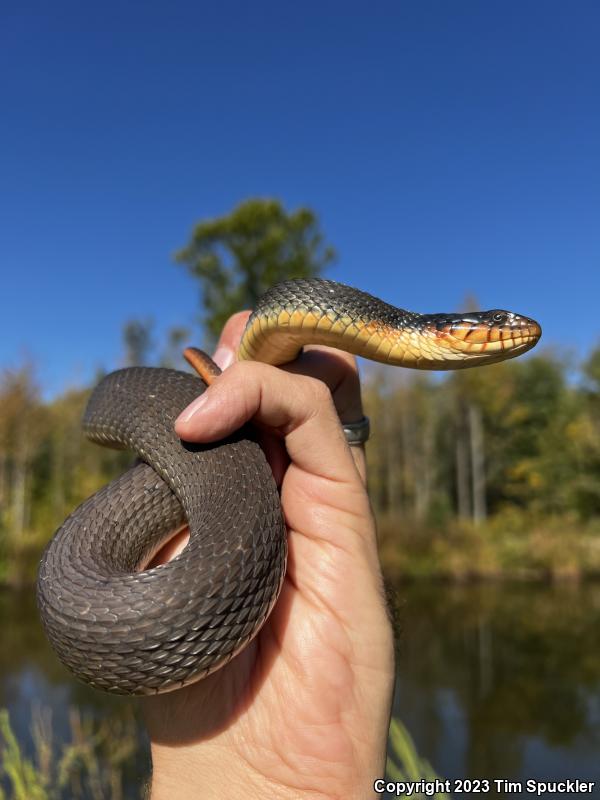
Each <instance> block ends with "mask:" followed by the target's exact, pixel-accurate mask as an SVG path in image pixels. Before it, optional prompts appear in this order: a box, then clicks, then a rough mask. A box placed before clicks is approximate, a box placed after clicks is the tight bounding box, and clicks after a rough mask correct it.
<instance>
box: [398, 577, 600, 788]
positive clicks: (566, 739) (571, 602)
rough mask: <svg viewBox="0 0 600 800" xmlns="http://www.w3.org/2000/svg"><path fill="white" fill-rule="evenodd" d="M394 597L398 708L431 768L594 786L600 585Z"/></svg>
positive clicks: (429, 590) (418, 590)
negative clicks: (582, 782) (396, 599)
mask: <svg viewBox="0 0 600 800" xmlns="http://www.w3.org/2000/svg"><path fill="white" fill-rule="evenodd" d="M399 596H400V620H401V623H400V624H401V628H402V631H401V636H400V658H399V680H398V688H397V693H396V700H395V706H394V713H396V714H398V715H399V716H400V717H401V718H402V719H403V720H404V722H405V723H406V725H407V726H408V728H409V730H410V731H411V733H412V735H413V737H414V738H415V740H416V743H417V745H418V749H419V750H420V751H422V752H423V754H424V755H426V756H427V757H428V758H429V759H430V761H432V763H433V765H434V767H435V768H436V769H437V771H438V772H440V773H441V774H443V775H444V776H446V777H449V778H453V777H465V776H469V777H488V778H494V777H500V778H523V779H526V778H539V779H547V778H559V777H561V778H574V777H579V778H588V779H590V780H598V779H600V767H599V766H598V751H599V746H600V713H599V712H600V624H599V623H600V586H598V585H585V586H577V585H565V586H554V587H550V586H529V585H506V584H498V585H484V586H463V587H457V586H431V585H429V586H423V585H421V586H419V585H417V586H410V587H406V588H401V589H400V590H399Z"/></svg>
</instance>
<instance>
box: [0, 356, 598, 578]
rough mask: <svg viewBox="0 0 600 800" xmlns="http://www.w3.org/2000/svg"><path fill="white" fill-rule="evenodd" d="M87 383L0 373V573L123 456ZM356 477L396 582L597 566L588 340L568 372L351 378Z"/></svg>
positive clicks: (494, 370) (27, 569) (13, 568)
mask: <svg viewBox="0 0 600 800" xmlns="http://www.w3.org/2000/svg"><path fill="white" fill-rule="evenodd" d="M88 396H89V390H87V389H86V390H70V391H67V392H65V393H64V394H63V395H61V396H59V397H57V398H56V399H54V400H52V401H50V402H44V401H43V400H42V399H41V394H40V390H39V387H38V386H37V384H36V380H35V376H34V373H33V371H32V369H31V368H29V367H23V368H22V369H17V370H14V371H4V372H3V373H2V374H1V375H0V553H1V557H0V570H1V572H0V576H1V579H2V581H4V582H9V583H23V582H27V581H29V580H31V579H32V578H33V576H34V574H35V565H36V562H37V560H38V557H39V554H40V552H41V549H42V547H43V546H44V544H45V542H46V541H47V540H48V539H49V538H50V536H51V535H52V533H53V532H54V530H55V529H56V527H57V526H58V525H59V524H60V523H61V522H62V521H63V519H64V518H65V517H66V516H67V514H69V513H70V512H71V511H72V510H73V508H74V507H75V506H76V505H77V504H78V503H80V502H81V501H83V500H84V499H85V498H86V497H88V496H89V495H90V494H91V493H92V492H93V491H95V490H96V489H98V488H99V487H100V486H101V485H102V484H104V483H105V482H107V481H108V480H110V479H111V478H113V477H114V476H115V475H117V474H118V473H119V472H120V471H122V470H123V469H124V468H125V467H126V466H127V465H128V464H129V463H130V462H131V456H130V455H129V454H126V453H123V452H118V451H111V450H108V449H106V448H103V447H99V446H97V445H94V444H91V443H89V442H87V441H86V440H85V438H84V437H83V434H82V433H81V416H82V412H83V409H84V406H85V403H86V401H87V398H88ZM364 399H365V405H366V410H367V413H368V414H369V415H370V417H371V420H372V431H373V434H372V439H371V441H370V443H369V445H368V458H369V485H370V494H371V498H372V502H373V506H374V508H375V511H376V513H377V515H378V517H379V520H380V529H381V536H382V552H383V557H384V565H385V566H386V567H387V568H388V570H389V571H390V572H391V573H392V574H395V575H402V576H407V575H408V576H417V575H447V576H453V577H460V578H465V577H469V576H470V575H486V574H487V575H500V574H509V575H523V576H528V575H534V574H535V575H539V574H557V575H561V574H562V575H571V576H572V575H580V574H582V573H595V572H597V571H600V348H598V349H596V350H595V351H594V352H592V354H591V355H590V357H589V358H588V360H587V361H586V362H585V364H584V365H583V367H582V369H581V370H580V371H579V372H578V373H576V374H574V372H573V370H572V367H571V365H570V364H568V363H567V362H566V361H565V360H563V359H561V358H560V357H558V356H556V355H553V354H552V353H548V352H546V353H541V354H540V355H531V356H529V357H527V358H525V359H522V360H515V361H511V362H505V363H503V364H498V365H495V366H491V367H486V368H481V369H472V370H464V371H459V372H454V373H450V374H448V375H444V376H443V377H441V378H440V376H439V375H432V374H430V373H421V372H413V371H408V370H394V369H393V368H385V369H383V368H382V369H381V370H376V371H375V372H371V371H370V370H369V376H368V379H367V380H366V382H365V386H364Z"/></svg>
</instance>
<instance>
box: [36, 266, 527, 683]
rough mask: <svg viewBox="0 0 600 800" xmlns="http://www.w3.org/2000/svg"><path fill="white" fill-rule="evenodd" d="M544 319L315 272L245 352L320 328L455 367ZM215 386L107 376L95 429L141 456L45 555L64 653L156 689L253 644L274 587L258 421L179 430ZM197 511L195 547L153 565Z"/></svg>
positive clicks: (294, 284) (97, 679)
mask: <svg viewBox="0 0 600 800" xmlns="http://www.w3.org/2000/svg"><path fill="white" fill-rule="evenodd" d="M540 334H541V330H540V327H539V325H538V324H537V323H536V322H534V321H533V320H530V319H528V318H526V317H521V316H519V315H516V314H512V313H511V312H506V311H489V312H477V313H473V314H462V315H459V314H435V315H419V314H413V313H411V312H407V311H403V310H402V309H398V308H395V307H393V306H389V305H387V304H386V303H383V302H382V301H380V300H377V298H374V297H371V296H370V295H367V294H365V293H363V292H359V291H358V290H356V289H351V288H349V287H347V286H343V285H342V284H338V283H334V282H333V281H325V280H318V279H313V280H301V281H288V282H285V283H283V284H279V285H278V286H276V287H274V288H273V289H271V290H269V292H267V293H266V294H265V295H264V296H263V298H261V300H260V301H259V303H258V305H257V308H256V310H255V312H254V313H253V315H252V317H251V318H250V320H249V322H248V325H247V328H246V331H245V334H244V337H243V339H242V343H241V345H240V349H239V353H238V358H240V359H256V360H261V361H267V362H269V363H273V364H282V363H286V362H288V361H291V360H292V359H293V358H295V357H296V355H297V354H298V352H299V351H300V350H301V348H302V347H303V346H304V345H305V344H310V343H320V344H329V345H333V346H337V347H339V348H340V349H344V350H348V351H350V352H353V353H357V354H359V355H364V356H366V357H367V358H371V359H374V360H378V361H384V362H386V363H392V364H400V365H404V366H410V367H416V368H419V369H456V368H460V367H467V366H475V365H477V364H484V363H493V362H495V361H499V360H502V359H505V358H510V357H513V356H515V355H519V354H520V353H522V352H525V351H526V350H528V349H530V348H531V347H533V346H534V344H535V343H536V342H537V341H538V339H539V337H540ZM204 388H205V386H204V383H203V382H202V381H201V380H200V379H199V378H196V377H193V376H192V375H189V374H187V373H183V372H177V371H174V370H168V369H151V368H141V367H135V368H131V369H125V370H119V371H118V372H114V373H111V374H110V375H108V376H107V377H106V378H104V380H103V381H102V382H101V383H100V385H99V386H98V387H97V388H96V389H95V391H94V393H93V394H92V397H91V399H90V402H89V404H88V408H87V410H86V413H85V417H84V428H85V430H86V433H87V435H88V436H89V437H90V438H91V439H93V440H94V441H97V442H99V443H101V444H106V445H109V446H112V447H119V448H129V449H131V450H133V451H134V452H136V453H137V455H138V456H139V458H140V459H141V460H142V462H144V463H139V464H137V465H136V466H134V467H132V468H131V469H129V470H128V471H127V472H125V473H124V474H123V475H121V476H120V477H119V478H117V479H116V480H115V481H113V482H112V483H110V484H109V485H108V486H106V487H104V488H103V489H101V490H100V491H99V492H97V493H96V494H95V495H93V497H91V498H89V499H88V500H87V501H85V502H84V503H83V504H82V505H81V506H79V508H77V509H76V510H75V511H74V512H73V514H71V516H70V517H69V518H68V519H67V520H66V521H65V522H64V523H63V525H62V526H61V527H60V529H59V530H58V531H57V533H56V534H55V536H54V538H53V539H52V541H51V542H50V544H49V545H48V547H47V548H46V551H45V553H44V555H43V558H42V562H41V565H40V570H39V576H38V587H37V592H38V605H39V609H40V615H41V618H42V622H43V624H44V628H45V630H46V633H47V635H48V637H49V639H50V642H51V644H52V646H53V647H54V649H55V651H56V652H57V654H58V656H59V657H60V659H61V660H62V661H63V663H64V664H66V666H67V667H68V668H69V669H71V670H72V671H73V672H74V673H75V675H76V676H77V677H78V678H80V679H82V680H84V681H85V682H87V683H89V684H91V685H92V686H95V687H97V688H100V689H105V690H107V691H110V692H115V693H119V694H152V693H156V692H166V691H170V690H173V689H176V688H179V687H181V686H184V685H186V684H188V683H192V682H193V681H196V680H199V679H200V678H202V677H204V676H206V675H207V674H209V673H210V672H213V671H215V670H216V669H218V668H219V667H221V666H223V665H224V664H225V663H226V662H227V661H229V660H230V659H231V658H232V657H233V656H235V655H236V653H238V652H239V651H240V650H241V649H243V648H244V646H245V645H246V644H247V643H248V642H249V641H250V640H251V639H252V638H253V636H255V635H256V633H257V632H258V631H259V630H260V628H261V626H262V624H263V623H264V621H265V620H266V618H267V616H268V615H269V613H270V611H271V609H272V608H273V605H274V604H275V602H276V600H277V596H278V594H279V590H280V588H281V584H282V581H283V577H284V575H285V565H286V553H287V546H286V532H285V525H284V520H283V515H282V511H281V506H280V501H279V496H278V492H277V487H276V486H275V483H274V480H273V477H272V474H271V471H270V468H269V465H268V463H267V461H266V459H265V457H264V455H263V452H262V450H261V449H260V447H259V446H258V444H256V442H254V441H253V439H252V434H251V431H242V432H239V433H238V434H236V435H235V436H234V437H232V438H230V439H229V440H227V441H226V442H222V443H219V444H217V445H208V446H200V445H190V444H186V443H185V442H182V441H181V440H180V439H179V438H178V437H177V436H176V434H175V432H174V430H173V423H174V420H175V419H176V417H177V416H178V415H179V413H180V412H181V411H182V410H183V409H184V408H185V407H186V406H187V405H188V404H189V403H190V402H191V401H192V400H193V399H194V398H195V397H197V396H198V395H199V394H200V393H201V392H202V391H204ZM186 523H187V524H188V525H189V528H190V541H189V543H188V545H187V547H186V548H185V549H184V550H183V551H182V552H181V553H180V554H179V555H178V556H177V557H176V558H174V559H173V560H172V561H170V562H169V563H168V564H163V565H161V566H158V567H153V568H151V569H146V570H143V565H145V564H147V563H148V562H149V560H150V559H151V557H152V556H153V554H154V553H156V552H157V550H158V549H159V548H160V546H161V545H162V544H163V543H164V542H165V539H166V538H168V537H169V536H170V535H171V534H172V532H173V531H174V530H177V529H178V528H180V527H181V526H182V525H184V524H186Z"/></svg>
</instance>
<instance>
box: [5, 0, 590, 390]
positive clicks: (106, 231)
mask: <svg viewBox="0 0 600 800" xmlns="http://www.w3.org/2000/svg"><path fill="white" fill-rule="evenodd" d="M0 16H1V24H0V103H1V106H0V108H1V110H2V111H1V114H0V268H1V269H2V276H3V280H2V284H1V286H2V297H1V300H0V309H1V320H2V322H1V330H2V335H1V336H0V367H7V366H15V365H18V364H19V363H21V362H22V360H23V358H24V357H30V358H31V359H33V361H34V363H35V365H36V369H37V375H38V379H39V381H40V383H41V384H42V386H43V388H44V391H45V393H47V394H50V395H51V394H53V393H55V392H57V391H60V390H61V389H62V388H63V387H65V386H68V385H73V384H80V383H82V382H84V381H86V380H89V379H90V377H91V376H92V375H93V373H94V371H95V369H96V368H97V367H98V366H104V367H106V368H114V367H117V366H119V362H120V358H121V352H122V348H121V329H122V326H123V323H124V322H125V321H126V320H127V319H130V318H131V317H147V316H151V317H154V319H155V320H156V323H157V328H158V332H159V334H160V332H161V331H164V330H166V329H167V328H168V327H170V326H172V325H181V324H190V323H192V322H193V320H194V318H195V316H196V315H197V312H198V308H199V307H198V287H197V285H196V284H195V282H193V281H192V279H191V278H189V277H187V275H186V274H185V272H184V270H183V268H182V267H178V266H176V265H174V264H173V261H172V253H173V252H174V251H175V250H176V249H177V248H178V247H180V246H182V245H183V244H185V242H186V241H187V239H188V237H189V234H190V232H191V229H192V227H193V224H194V222H196V221H197V220H199V219H201V218H203V217H206V216H216V215H220V214H222V213H226V212H227V211H229V210H230V209H231V208H232V207H233V206H234V205H235V204H236V203H238V202H239V201H240V200H242V199H244V198H247V197H251V196H257V195H258V196H274V197H278V198H280V199H281V200H282V201H283V202H284V203H285V204H286V205H287V206H288V207H289V208H295V207H297V206H298V205H301V204H303V205H304V204H305V205H309V206H311V207H312V208H314V209H315V210H316V212H317V213H318V214H319V216H320V219H321V222H322V225H323V228H324V230H325V232H326V235H327V237H328V239H329V241H330V242H331V243H332V244H334V246H335V247H336V248H337V250H338V253H339V260H338V262H337V264H336V265H335V266H334V267H333V268H332V269H330V270H329V272H328V276H329V277H331V278H334V279H337V280H341V281H344V282H347V283H351V284H354V285H358V286H360V287H361V288H364V289H365V290H367V291H370V292H372V293H374V294H378V295H379V296H381V297H383V298H384V299H386V300H387V301H389V302H393V303H395V304H397V305H400V306H403V307H406V308H410V309H413V310H417V311H442V310H450V311H452V310H458V309H459V308H460V306H461V303H462V301H463V300H464V298H465V297H466V296H467V295H469V294H470V295H475V296H476V297H477V298H478V300H479V303H480V305H481V306H482V307H484V308H496V307H503V308H509V309H512V310H515V311H518V312H521V313H525V314H528V315H530V316H534V317H536V318H537V319H539V321H540V322H541V323H542V326H543V328H544V338H545V342H546V344H547V345H550V346H554V347H560V348H563V349H565V350H567V351H571V350H572V351H573V352H574V353H575V354H577V355H579V356H583V355H585V353H586V352H587V351H588V350H589V348H590V347H591V346H592V345H594V344H597V343H598V340H599V338H600V336H599V334H600V319H599V313H598V304H599V303H598V297H599V294H600V292H599V289H600V47H598V41H600V5H598V3H596V2H586V1H585V0H579V1H578V2H577V3H564V2H555V1H554V0H543V1H542V0H539V2H532V1H531V0H523V2H512V3H506V2H503V3H501V2H495V1H494V2H460V1H459V2H453V3H449V2H446V1H445V0H444V1H443V2H442V0H440V2H432V1H431V0H412V2H403V1H402V0H395V1H394V2H369V3H367V2H348V0H346V1H345V2H341V1H340V2H338V1H337V0H335V1H334V0H331V1H330V2H319V3H316V2H311V1H310V0H309V2H304V3H301V4H292V3H281V2H261V1H260V0H257V2H253V3H246V2H241V1H239V2H219V3H198V2H193V3H192V2H190V3H187V2H169V3H166V2H163V3H157V2H145V3H135V2H132V3H116V2H112V1H111V0H108V1H107V2H105V3H102V4H98V3H94V4H92V3H74V2H73V3H71V2H60V0H57V2H56V3H52V4H50V3H42V2H40V3H29V2H27V0H25V2H21V3H15V4H11V6H9V5H8V4H3V7H2V11H1V13H0ZM196 338H197V339H198V340H199V339H200V336H199V335H198V336H197V337H196Z"/></svg>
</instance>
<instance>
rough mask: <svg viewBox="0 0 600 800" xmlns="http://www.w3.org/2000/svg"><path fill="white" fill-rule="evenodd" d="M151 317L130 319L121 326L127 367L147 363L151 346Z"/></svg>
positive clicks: (152, 324)
mask: <svg viewBox="0 0 600 800" xmlns="http://www.w3.org/2000/svg"><path fill="white" fill-rule="evenodd" d="M153 326H154V323H153V321H152V320H151V319H145V320H142V319H132V320H129V321H128V322H126V323H125V325H124V326H123V345H124V348H125V365H126V366H127V367H137V366H144V365H145V364H147V363H148V361H149V358H150V352H151V350H152V347H153V342H152V328H153Z"/></svg>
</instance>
